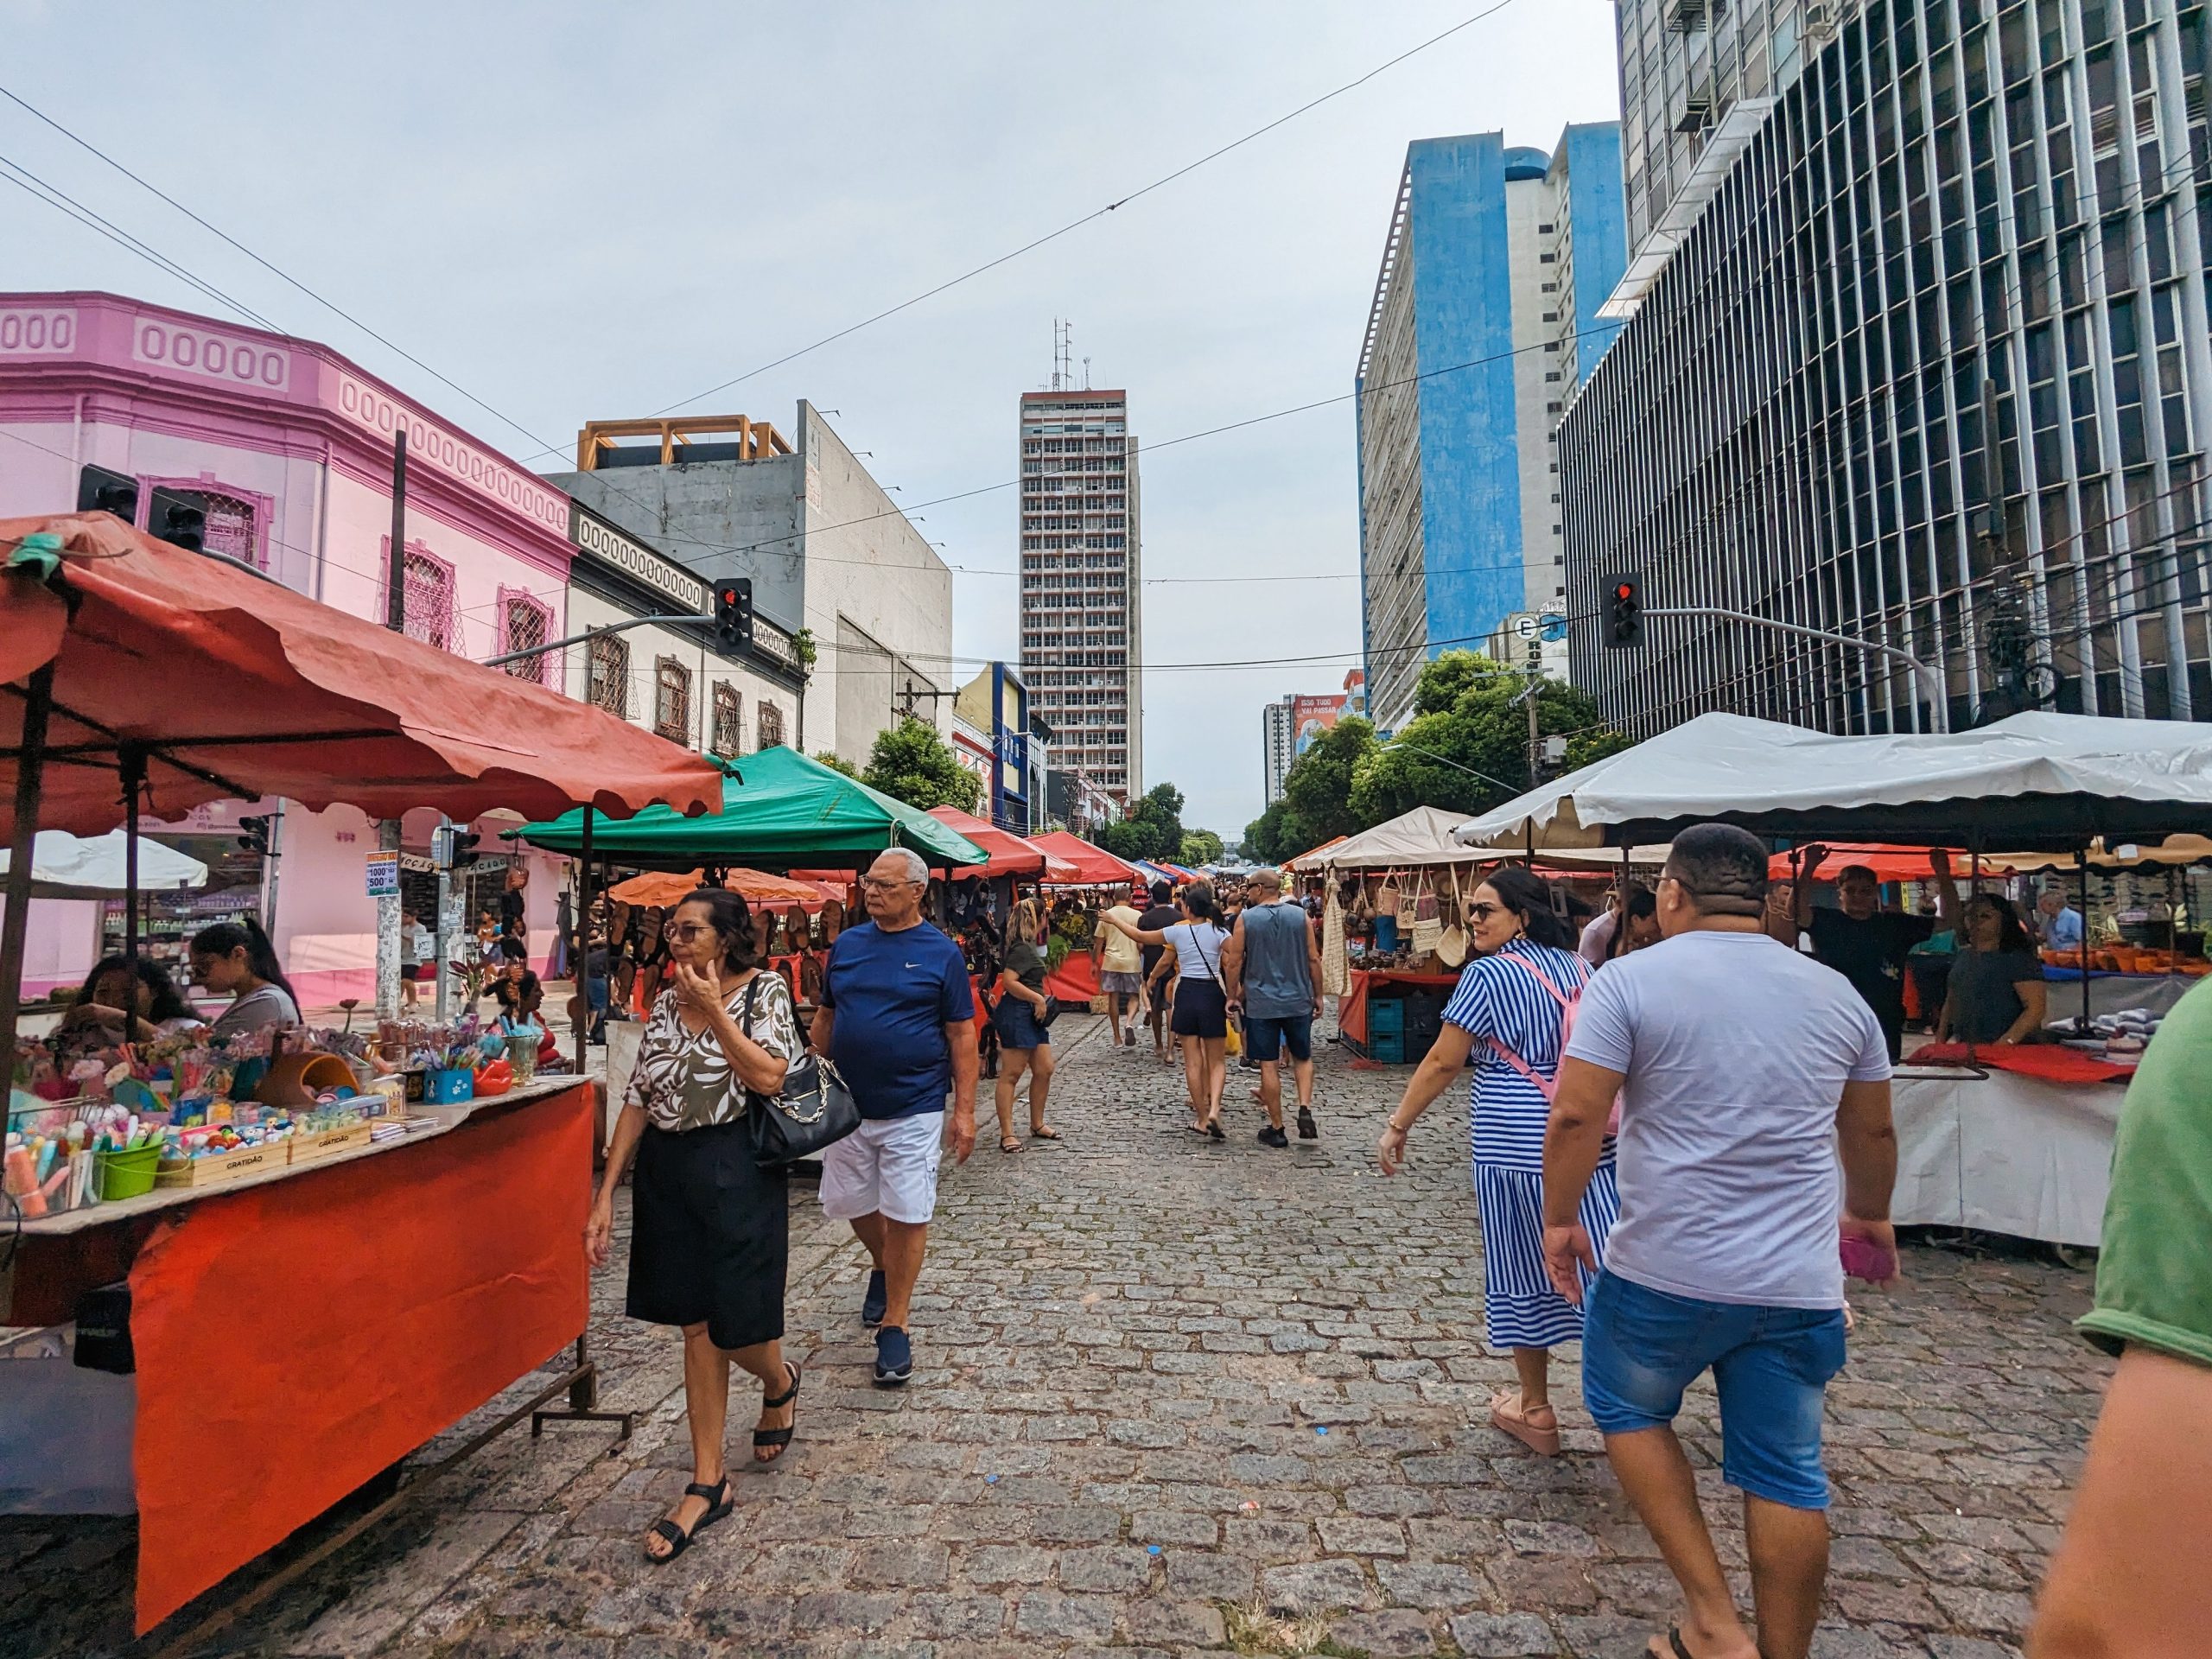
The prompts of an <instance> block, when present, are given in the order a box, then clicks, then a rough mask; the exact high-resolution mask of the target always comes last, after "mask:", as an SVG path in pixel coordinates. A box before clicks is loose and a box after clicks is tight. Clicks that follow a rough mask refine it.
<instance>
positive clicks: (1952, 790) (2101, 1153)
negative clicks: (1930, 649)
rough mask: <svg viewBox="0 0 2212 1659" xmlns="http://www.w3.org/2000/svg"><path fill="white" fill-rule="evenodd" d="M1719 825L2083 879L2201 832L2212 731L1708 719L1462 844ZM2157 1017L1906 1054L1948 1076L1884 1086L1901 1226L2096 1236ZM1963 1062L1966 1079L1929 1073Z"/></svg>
mask: <svg viewBox="0 0 2212 1659" xmlns="http://www.w3.org/2000/svg"><path fill="white" fill-rule="evenodd" d="M1714 820H1718V821H1721V822H1726V823H1737V824H1739V825H1741V826H1743V827H1744V828H1745V829H1750V830H1751V831H1752V832H1753V833H1754V834H1757V835H1759V836H1764V837H1770V838H1772V839H1774V840H1777V841H1783V842H1812V841H1824V842H1830V843H1831V844H1834V843H1835V842H1846V841H1852V842H1860V843H1873V844H1877V845H1878V846H1880V847H1883V848H1885V849H1889V850H1890V851H1891V853H1892V854H1893V855H1895V856H1896V857H1897V858H1899V859H1903V860H1904V861H1907V862H1908V863H1910V861H1914V860H1917V861H1919V863H1920V867H1921V868H1920V870H1919V872H1918V873H1919V874H1926V868H1925V860H1926V858H1927V849H1930V848H1935V847H1960V846H1963V847H1964V848H1965V849H1966V855H1965V858H1964V860H1963V861H1961V867H1960V868H1956V869H1955V875H1958V876H1961V877H1965V878H1967V879H1968V880H1972V879H1973V876H1974V873H1975V872H1976V870H1977V868H1980V869H1986V870H1998V871H2003V870H2009V869H2018V868H2023V867H2024V865H2026V864H2028V863H2029V862H2031V859H2030V857H2029V855H2033V854H2063V855H2067V858H2066V859H2065V860H2061V861H2056V862H2058V863H2059V865H2060V868H2067V867H2068V866H2069V863H2070V866H2071V868H2074V869H2075V871H2076V873H2077V874H2079V873H2080V872H2081V871H2082V869H2083V868H2086V866H2087V863H2088V857H2089V854H2090V850H2091V849H2092V848H2093V847H2094V846H2095V844H2096V838H2097V837H2100V836H2101V837H2102V838H2103V840H2104V842H2106V843H2107V844H2110V845H2112V846H2113V847H2114V848H2115V849H2117V848H2118V847H2120V845H2121V844H2123V843H2145V844H2155V843H2158V842H2161V841H2162V840H2163V839H2164V837H2165V836H2168V835H2169V834H2175V833H2179V834H2186V835H2190V836H2196V835H2202V834H2203V833H2204V832H2205V831H2206V830H2207V829H2212V736H2208V734H2204V733H2202V732H2200V731H2199V730H2198V729H2197V728H2195V727H2192V726H2189V725H2186V724H2178V723H2174V722H2169V721H2125V720H2112V719H2101V718H2098V717H2095V716H2089V715H2056V714H2044V713H2037V714H2031V715H2015V716H2013V717H2012V719H2010V720H2005V721H1999V722H1997V723H1995V724H1993V725H1991V726H1988V727H1985V728H1980V729H1979V730H1975V731H1971V732H1961V733H1955V734H1926V735H1895V736H1869V737H1832V736H1827V735H1825V734H1821V733H1817V732H1810V731H1806V730H1803V729H1802V728H1796V727H1789V726H1780V725H1777V724H1775V723H1773V722H1771V721H1757V720H1750V719H1746V718H1745V717H1743V716H1740V715H1701V716H1700V717H1699V718H1698V719H1696V720H1694V721H1688V723H1686V724H1684V725H1682V726H1679V727H1676V728H1674V729H1673V730H1672V731H1669V732H1667V733H1664V734H1662V735H1661V736H1659V737H1657V738H1655V739H1653V740H1651V741H1649V742H1646V743H1643V744H1639V745H1637V747H1635V748H1632V749H1630V750H1626V751H1624V753H1620V754H1618V755H1614V756H1611V757H1610V758H1609V759H1607V760H1602V761H1599V762H1598V763H1597V764H1595V765H1594V766H1586V767H1584V768H1582V769H1581V770H1580V771H1579V772H1573V773H1570V774H1569V775H1568V776H1567V777H1565V778H1562V779H1559V780H1557V781H1556V782H1554V783H1551V784H1548V785H1544V786H1543V787H1541V788H1540V789H1537V790H1532V791H1529V792H1528V793H1526V794H1524V795H1522V796H1520V797H1519V798H1516V799H1515V800H1512V801H1510V802H1507V803H1506V804H1504V805H1503V806H1500V807H1498V808H1497V809H1496V810H1493V811H1491V812H1488V813H1485V814H1484V815H1483V816H1482V817H1478V818H1476V819H1473V820H1471V821H1470V822H1468V823H1465V824H1463V825H1461V826H1460V827H1459V829H1458V830H1457V831H1455V836H1456V837H1457V838H1458V839H1459V840H1460V841H1461V842H1465V843H1466V844H1468V845H1471V846H1489V847H1499V846H1505V847H1510V846H1512V845H1514V844H1515V843H1516V842H1521V841H1523V840H1524V839H1527V838H1531V837H1538V836H1541V837H1544V838H1548V839H1554V840H1563V841H1569V842H1573V841H1580V842H1583V843H1585V844H1586V845H1591V846H1598V845H1613V846H1618V845H1619V844H1621V843H1622V842H1626V841H1630V840H1652V841H1656V840H1659V839H1662V838H1670V837H1672V836H1674V835H1675V834H1676V833H1678V832H1679V831H1680V830H1681V829H1684V828H1686V827H1688V825H1689V824H1692V823H1700V822H1707V821H1714ZM1910 849H1918V850H1917V851H1916V852H1914V851H1911V850H1910ZM1985 849H2025V851H2024V852H2021V853H2018V854H2017V855H1994V854H1992V853H1990V852H1988V851H1986V850H1985ZM1862 861H1863V860H1862ZM2039 862H2042V863H2045V864H2049V863H2051V862H2053V861H2052V860H2050V859H2044V860H2040V861H2039ZM1899 868H1904V866H1900V867H1899ZM2046 971H2047V972H2048V971H2050V969H2046ZM2160 1012H2161V1010H2157V1009H2151V1008H2144V1007H2130V1008H2128V1009H2126V1010H2124V1011H2117V1012H2114V1013H2113V1014H2109V1015H2105V1014H2094V1010H2093V1011H2092V1014H2094V1017H2093V1018H2090V1019H2088V1020H2083V1019H2082V1017H2081V1016H2077V1015H2075V1014H2066V1013H2062V1012H2061V1011H2059V1010H2057V1009H2056V1008H2054V1014H2055V1015H2056V1018H2054V1019H2053V1020H2052V1022H2051V1028H2050V1030H2049V1031H2048V1032H2047V1033H2045V1034H2046V1036H2047V1037H2048V1038H2049V1039H2050V1042H2049V1043H2048V1044H2041V1045H2031V1046H2024V1047H2019V1048H2011V1049H2007V1048H2004V1047H1985V1048H1980V1049H1975V1050H1967V1049H1961V1050H1958V1051H1955V1052H1946V1051H1935V1052H1928V1051H1925V1050H1923V1051H1921V1052H1920V1053H1919V1054H1917V1055H1909V1056H1908V1058H1922V1059H1925V1060H1927V1061H1929V1062H1931V1063H1939V1069H1937V1070H1936V1071H1925V1070H1915V1069H1912V1068H1908V1069H1907V1070H1906V1071H1904V1072H1902V1073H1900V1077H1899V1080H1898V1084H1897V1087H1896V1089H1895V1090H1894V1091H1893V1100H1894V1111H1895V1116H1896V1122H1897V1136H1898V1141H1899V1146H1900V1149H1901V1157H1902V1160H1903V1161H1904V1166H1905V1168H1906V1170H1907V1171H1908V1172H1909V1175H1908V1177H1901V1179H1900V1186H1899V1192H1900V1195H1901V1197H1900V1207H1899V1211H1898V1218H1899V1219H1900V1220H1921V1219H1925V1220H1947V1221H1948V1222H1949V1223H1950V1224H1955V1225H1969V1226H1985V1227H1989V1228H1992V1229H1993V1230H2000V1231H2011V1232H2017V1233H2018V1234H2019V1235H2020V1236H2026V1237H2032V1238H2044V1239H2049V1240H2051V1241H2053V1242H2056V1243H2088V1242H2094V1219H2093V1218H2094V1216H2095V1214H2096V1213H2098V1210H2099V1207H2100V1206H2101V1198H2102V1190H2103V1187H2102V1183H2103V1171H2104V1169H2105V1167H2106V1166H2107V1164H2108V1163H2109V1161H2110V1157H2111V1147H2112V1136H2113V1125H2114V1124H2115V1123H2116V1122H2118V1116H2119V1110H2120V1101H2121V1098H2122V1096H2123V1093H2124V1089H2125V1084H2126V1077H2127V1076H2128V1075H2129V1071H2130V1070H2131V1064H2130V1056H2131V1054H2132V1052H2139V1050H2140V1046H2141V1043H2142V1041H2143V1039H2144V1038H2145V1036H2146V1035H2147V1033H2148V1032H2149V1031H2150V1030H2151V1029H2152V1028H2153V1027H2155V1025H2156V1023H2157V1020H2158V1015H2159V1013H2160ZM2061 1039H2063V1042H2064V1045H2065V1046H2058V1045H2059V1044H2060V1042H2061ZM1954 1059H1957V1060H1964V1061H1965V1062H1967V1065H1966V1066H1965V1067H1964V1068H1963V1069H1960V1068H1955V1067H1945V1066H1943V1065H1941V1064H1940V1063H1944V1062H1948V1061H1951V1060H1954ZM1977 1217H1978V1218H1977Z"/></svg>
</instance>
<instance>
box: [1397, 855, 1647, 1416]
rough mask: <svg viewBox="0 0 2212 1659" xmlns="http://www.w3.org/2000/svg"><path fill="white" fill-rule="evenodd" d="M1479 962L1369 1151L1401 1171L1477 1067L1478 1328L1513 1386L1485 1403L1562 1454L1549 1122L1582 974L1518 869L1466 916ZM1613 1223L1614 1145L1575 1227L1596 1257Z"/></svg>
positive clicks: (1570, 1334)
mask: <svg viewBox="0 0 2212 1659" xmlns="http://www.w3.org/2000/svg"><path fill="white" fill-rule="evenodd" d="M1467 913H1468V919H1469V921H1470V923H1471V929H1470V937H1471V941H1472V943H1473V945H1474V948H1475V950H1477V951H1478V953H1479V955H1478V958H1477V960H1475V961H1473V962H1471V963H1468V964H1467V968H1466V971H1465V973H1463V974H1461V975H1460V976H1459V988H1458V989H1457V990H1455V991H1454V992H1453V993H1452V1001H1451V1002H1450V1003H1449V1004H1448V1005H1447V1006H1446V1008H1445V1010H1444V1027H1443V1030H1442V1032H1441V1033H1440V1034H1439V1036H1438V1037H1437V1039H1436V1045H1435V1046H1434V1047H1433V1048H1432V1049H1430V1050H1429V1052H1428V1055H1427V1058H1425V1059H1424V1060H1422V1061H1421V1068H1420V1070H1419V1071H1415V1072H1414V1076H1413V1080H1412V1081H1411V1082H1410V1083H1408V1084H1407V1085H1406V1093H1405V1097H1404V1099H1402V1100H1401V1101H1400V1102H1399V1103H1398V1109H1397V1110H1396V1111H1395V1112H1393V1113H1391V1114H1390V1123H1389V1128H1386V1129H1384V1130H1383V1139H1382V1142H1381V1144H1380V1146H1379V1147H1377V1148H1376V1151H1377V1153H1378V1154H1379V1156H1380V1158H1381V1160H1382V1164H1383V1173H1384V1174H1386V1175H1394V1174H1395V1173H1397V1170H1398V1166H1399V1165H1400V1164H1401V1163H1402V1161H1403V1160H1404V1158H1405V1151H1406V1132H1407V1131H1408V1129H1410V1128H1412V1127H1413V1125H1414V1122H1415V1121H1416V1120H1417V1119H1419V1117H1420V1116H1421V1114H1422V1113H1423V1112H1425V1111H1427V1109H1428V1108H1429V1106H1430V1104H1431V1103H1433V1101H1434V1100H1435V1099H1436V1097H1437V1096H1439V1095H1440V1094H1442V1093H1443V1092H1444V1090H1446V1088H1448V1087H1449V1086H1450V1085H1451V1083H1452V1079H1453V1078H1454V1077H1458V1076H1459V1071H1460V1068H1461V1067H1462V1066H1465V1065H1472V1066H1473V1067H1474V1072H1475V1081H1474V1090H1473V1098H1472V1101H1471V1120H1472V1135H1471V1138H1472V1141H1473V1154H1474V1182H1475V1201H1476V1204H1477V1206H1478V1210H1479V1212H1480V1216H1481V1221H1482V1230H1483V1317H1484V1324H1485V1326H1486V1328H1487V1331H1488V1333H1489V1337H1490V1345H1491V1347H1493V1348H1510V1349H1511V1350H1512V1351H1513V1368H1514V1370H1516V1372H1517V1373H1519V1377H1520V1386H1519V1387H1518V1388H1516V1389H1503V1390H1501V1391H1500V1392H1499V1393H1498V1394H1497V1395H1495V1396H1493V1397H1492V1399H1491V1412H1490V1420H1491V1423H1492V1424H1494V1425H1495V1426H1496V1427H1498V1428H1500V1429H1503V1431H1504V1432H1505V1433H1508V1434H1510V1435H1512V1436H1513V1437H1514V1439H1516V1440H1519V1441H1521V1442H1522V1444H1524V1445H1526V1446H1529V1447H1530V1448H1531V1449H1532V1450H1534V1451H1535V1452H1540V1453H1541V1454H1543V1455H1544V1456H1546V1457H1555V1456H1557V1455H1558V1452H1559V1445H1560V1441H1559V1416H1558V1414H1557V1413H1556V1412H1554V1410H1553V1409H1552V1403H1551V1387H1550V1381H1551V1351H1552V1350H1553V1349H1554V1348H1555V1347H1557V1346H1558V1345H1559V1344H1560V1343H1563V1342H1576V1341H1580V1339H1581V1336H1582V1310H1581V1309H1580V1308H1579V1307H1577V1306H1574V1305H1573V1303H1572V1302H1569V1301H1568V1300H1567V1299H1566V1298H1564V1297H1563V1296H1561V1295H1560V1294H1559V1293H1558V1292H1557V1291H1555V1290H1554V1289H1553V1288H1552V1287H1551V1282H1550V1281H1549V1280H1548V1278H1547V1277H1546V1276H1545V1274H1544V1252H1543V1240H1544V1223H1543V1215H1544V1194H1543V1186H1544V1175H1543V1172H1544V1125H1545V1122H1546V1120H1547V1119H1548V1116H1550V1112H1551V1098H1550V1096H1551V1091H1552V1088H1553V1084H1554V1080H1555V1079H1556V1077H1557V1076H1558V1073H1559V1062H1560V1048H1561V1047H1562V1046H1563V1044H1562V1041H1561V1036H1560V1026H1561V1022H1562V1020H1563V1017H1564V1015H1565V1013H1566V1007H1567V1003H1568V1002H1569V1001H1572V1000H1573V998H1574V997H1575V996H1576V995H1578V994H1579V993H1580V990H1581V988H1582V985H1583V982H1585V981H1586V980H1587V979H1588V978H1589V976H1590V974H1591V972H1592V969H1591V968H1590V965H1589V963H1586V962H1584V961H1583V960H1582V959H1581V957H1579V956H1577V955H1576V954H1575V953H1574V939H1573V936H1572V935H1571V934H1570V933H1569V932H1568V931H1567V925H1566V923H1564V922H1562V921H1561V920H1560V919H1559V918H1558V917H1557V916H1556V915H1554V913H1553V911H1552V907H1551V899H1550V895H1549V894H1548V893H1546V892H1545V890H1544V884H1543V883H1542V882H1541V881H1540V880H1537V878H1536V877H1535V876H1533V875H1531V874H1529V872H1528V871H1527V870H1525V869H1522V868H1519V867H1518V866H1511V865H1509V866H1507V867H1505V868H1501V869H1499V870H1497V871H1496V872H1495V873H1494V874H1492V875H1491V878H1490V879H1489V880H1487V881H1485V882H1484V883H1483V885H1482V886H1480V887H1477V888H1476V889H1475V896H1474V898H1473V899H1472V900H1471V902H1470V903H1469V905H1468V906H1467ZM1619 1212H1620V1190H1619V1188H1618V1186H1617V1185H1615V1181H1614V1175H1613V1143H1612V1141H1611V1139H1608V1140H1607V1141H1606V1142H1605V1154H1604V1156H1603V1158H1602V1159H1601V1160H1600V1161H1599V1166H1598V1173H1597V1174H1596V1175H1595V1176H1594V1177H1593V1178H1592V1180H1591V1182H1590V1190H1589V1192H1588V1194H1587V1196H1586V1197H1585V1198H1584V1199H1583V1201H1582V1224H1583V1225H1584V1226H1585V1227H1586V1228H1587V1229H1588V1230H1589V1233H1590V1242H1591V1243H1592V1245H1593V1246H1595V1247H1596V1249H1597V1250H1598V1253H1599V1257H1600V1259H1601V1260H1602V1259H1603V1256H1604V1254H1605V1235H1606V1233H1607V1232H1608V1231H1610V1230H1611V1227H1612V1224H1613V1218H1614V1217H1615V1216H1617V1215H1618V1213H1619Z"/></svg>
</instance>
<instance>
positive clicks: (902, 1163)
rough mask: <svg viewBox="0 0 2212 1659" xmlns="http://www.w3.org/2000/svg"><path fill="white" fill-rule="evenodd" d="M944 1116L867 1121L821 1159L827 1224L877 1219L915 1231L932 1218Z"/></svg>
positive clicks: (933, 1114) (926, 1114) (927, 1114)
mask: <svg viewBox="0 0 2212 1659" xmlns="http://www.w3.org/2000/svg"><path fill="white" fill-rule="evenodd" d="M943 1157H944V1113H943V1112H916V1113H914V1114H913V1115H912V1116H910V1117H882V1118H868V1119H865V1120H863V1121H862V1122H861V1126H860V1128H857V1129H855V1130H854V1131H853V1132H852V1134H850V1135H847V1136H846V1137H845V1138H844V1139H843V1140H842V1141H837V1142H836V1143H835V1144H834V1145H832V1146H830V1147H829V1148H827V1149H826V1150H825V1151H824V1152H823V1154H822V1213H823V1215H825V1216H827V1217H829V1219H830V1220H832V1221H857V1220H858V1219H859V1218H860V1217H862V1216H874V1215H880V1216H881V1217H884V1218H885V1219H886V1220H887V1221H900V1222H906V1223H907V1224H909V1225H914V1226H918V1225H920V1224H923V1223H925V1222H926V1221H928V1220H929V1218H930V1217H931V1216H933V1215H935V1214H936V1213H937V1166H938V1160H940V1159H942V1158H943Z"/></svg>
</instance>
